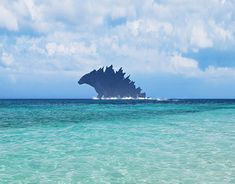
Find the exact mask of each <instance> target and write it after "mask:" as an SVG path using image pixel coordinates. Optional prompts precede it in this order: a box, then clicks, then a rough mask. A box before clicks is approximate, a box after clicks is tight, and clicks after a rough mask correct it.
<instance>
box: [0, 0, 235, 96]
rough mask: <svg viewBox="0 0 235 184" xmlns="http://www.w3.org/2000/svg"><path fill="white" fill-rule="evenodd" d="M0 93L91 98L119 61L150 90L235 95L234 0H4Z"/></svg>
mask: <svg viewBox="0 0 235 184" xmlns="http://www.w3.org/2000/svg"><path fill="white" fill-rule="evenodd" d="M0 12H1V14H0V87H1V88H0V89H1V90H0V98H89V97H94V96H96V94H95V91H94V90H93V89H92V88H91V87H89V86H78V85H77V81H78V80H79V78H80V77H81V76H82V75H83V74H85V73H87V72H89V71H91V70H92V69H96V68H99V67H102V66H108V65H111V64H113V65H114V68H116V69H118V68H119V67H123V68H124V70H125V71H126V72H127V73H129V74H131V79H133V80H135V81H136V84H137V85H139V86H141V87H142V88H143V89H144V91H145V92H146V93H147V95H148V96H150V97H161V98H235V85H234V83H235V49H234V48H235V39H234V38H235V1H233V0H207V1H205V0H197V1H195V0H164V1H162V0H155V1H154V0H145V1H140V0H128V1H126V0H125V1H112V0H110V1H107V0H100V1H94V0H87V1H82V0H62V1H60V3H58V1H54V0H53V1H52V0H11V1H8V0H2V1H0Z"/></svg>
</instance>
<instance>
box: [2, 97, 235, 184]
mask: <svg viewBox="0 0 235 184" xmlns="http://www.w3.org/2000/svg"><path fill="white" fill-rule="evenodd" d="M0 183H1V184H4V183H82V184H86V183H87V184H88V183H89V184H91V183H99V184H100V183H101V184H102V183H117V184H119V183H130V184H132V183H154V184H155V183H163V184H164V183H167V184H168V183H172V184H177V183H181V184H193V183H200V184H201V183H205V184H210V183H211V184H212V183H213V184H217V183H218V184H223V183H231V184H232V183H235V101H232V100H227V101H223V100H221V101H215V100H214V101H213V100H199V101H198V100H179V101H165V102H157V101H133V100H127V101H118V100H116V101H105V100H104V101H98V100H1V101H0Z"/></svg>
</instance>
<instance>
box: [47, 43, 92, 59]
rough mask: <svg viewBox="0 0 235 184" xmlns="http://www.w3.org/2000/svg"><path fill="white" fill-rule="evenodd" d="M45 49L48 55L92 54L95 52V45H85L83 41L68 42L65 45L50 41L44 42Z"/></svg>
mask: <svg viewBox="0 0 235 184" xmlns="http://www.w3.org/2000/svg"><path fill="white" fill-rule="evenodd" d="M46 50H47V53H48V54H49V55H50V56H52V55H55V54H59V55H74V54H80V55H89V56H92V55H95V54H96V46H95V45H94V44H93V45H90V46H85V44H84V43H76V42H73V43H69V44H67V45H64V44H57V43H54V42H50V43H47V44H46Z"/></svg>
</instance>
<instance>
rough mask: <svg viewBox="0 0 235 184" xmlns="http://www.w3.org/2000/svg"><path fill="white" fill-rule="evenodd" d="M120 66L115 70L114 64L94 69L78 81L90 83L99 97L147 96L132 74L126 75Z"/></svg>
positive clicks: (79, 82)
mask: <svg viewBox="0 0 235 184" xmlns="http://www.w3.org/2000/svg"><path fill="white" fill-rule="evenodd" d="M125 74H126V73H124V72H123V70H122V68H120V69H119V70H118V71H116V72H115V71H114V69H113V65H111V66H109V67H106V68H105V70H104V67H103V68H99V69H98V70H93V71H91V72H90V73H87V74H85V75H84V76H82V77H81V79H80V80H79V81H78V84H80V85H81V84H88V85H90V86H92V87H94V88H95V90H96V92H97V93H98V95H97V98H113V97H114V98H125V97H131V98H145V97H146V94H145V93H144V92H141V91H142V89H141V88H140V87H137V88H136V86H135V82H133V81H131V80H130V79H129V77H130V75H129V76H127V77H125Z"/></svg>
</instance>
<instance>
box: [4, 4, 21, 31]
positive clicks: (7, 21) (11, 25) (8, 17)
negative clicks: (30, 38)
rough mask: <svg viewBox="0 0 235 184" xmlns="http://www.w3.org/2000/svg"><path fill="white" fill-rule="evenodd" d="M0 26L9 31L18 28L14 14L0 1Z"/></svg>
mask: <svg viewBox="0 0 235 184" xmlns="http://www.w3.org/2000/svg"><path fill="white" fill-rule="evenodd" d="M0 12H1V15H0V27H1V28H6V29H7V30H9V31H16V30H18V22H17V18H16V16H15V15H14V14H13V12H11V11H10V10H9V9H7V8H6V7H5V6H4V4H1V3H0Z"/></svg>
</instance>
